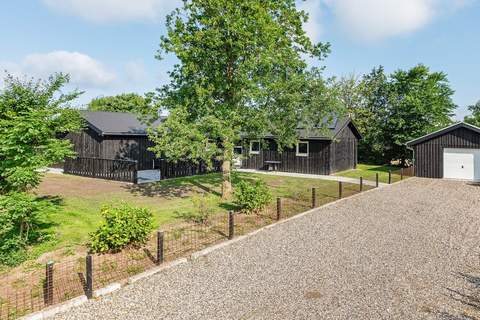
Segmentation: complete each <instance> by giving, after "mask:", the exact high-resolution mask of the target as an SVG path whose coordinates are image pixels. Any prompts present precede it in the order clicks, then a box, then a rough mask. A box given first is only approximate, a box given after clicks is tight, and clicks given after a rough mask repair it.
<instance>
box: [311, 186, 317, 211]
mask: <svg viewBox="0 0 480 320" xmlns="http://www.w3.org/2000/svg"><path fill="white" fill-rule="evenodd" d="M316 207H317V189H316V188H312V208H316Z"/></svg>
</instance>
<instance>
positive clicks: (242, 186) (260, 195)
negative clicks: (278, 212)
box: [234, 180, 272, 213]
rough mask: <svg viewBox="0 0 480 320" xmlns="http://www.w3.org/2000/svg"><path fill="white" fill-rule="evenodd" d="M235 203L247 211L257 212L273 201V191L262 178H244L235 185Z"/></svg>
mask: <svg viewBox="0 0 480 320" xmlns="http://www.w3.org/2000/svg"><path fill="white" fill-rule="evenodd" d="M234 192H235V203H236V204H237V205H238V206H239V207H240V208H241V209H242V210H243V211H244V212H246V213H252V212H256V211H258V210H261V209H263V208H264V207H265V206H267V205H268V204H269V203H270V201H272V193H271V192H270V190H269V189H268V186H267V184H266V183H265V182H264V181H262V180H256V181H255V182H249V181H245V180H242V181H240V182H239V183H238V184H236V185H235V191H234Z"/></svg>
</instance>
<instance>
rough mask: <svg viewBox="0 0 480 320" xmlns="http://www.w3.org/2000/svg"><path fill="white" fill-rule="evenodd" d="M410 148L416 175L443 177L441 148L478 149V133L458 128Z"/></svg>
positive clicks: (479, 138)
mask: <svg viewBox="0 0 480 320" xmlns="http://www.w3.org/2000/svg"><path fill="white" fill-rule="evenodd" d="M412 148H413V151H414V158H415V160H414V164H415V175H416V176H417V177H424V178H443V149H444V148H464V149H469V148H472V149H480V134H478V133H476V132H474V131H472V130H468V129H465V128H458V129H456V130H453V131H450V132H447V133H445V134H443V135H441V136H438V137H435V138H432V139H430V140H427V141H424V142H422V143H420V144H417V145H415V146H413V147H412Z"/></svg>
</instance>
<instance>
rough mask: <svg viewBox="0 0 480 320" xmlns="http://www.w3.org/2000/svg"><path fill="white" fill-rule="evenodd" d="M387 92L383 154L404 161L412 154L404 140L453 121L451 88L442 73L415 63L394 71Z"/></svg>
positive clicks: (406, 140) (453, 108)
mask: <svg viewBox="0 0 480 320" xmlns="http://www.w3.org/2000/svg"><path fill="white" fill-rule="evenodd" d="M390 92H391V96H390V103H389V107H388V109H387V113H386V119H385V129H384V137H385V145H386V148H387V150H386V151H387V152H386V155H387V158H388V159H398V160H400V161H401V163H402V164H405V160H407V159H410V158H411V152H410V151H409V150H408V149H407V147H406V145H405V143H406V142H408V141H410V140H412V139H415V138H418V137H420V136H423V135H426V134H428V133H430V132H433V131H435V130H437V129H439V128H443V127H445V126H447V125H449V124H451V123H452V118H451V117H452V116H453V111H454V110H455V108H456V105H455V104H454V103H453V101H452V96H453V94H454V91H453V90H452V89H451V88H450V85H449V82H448V78H447V75H446V74H445V73H443V72H430V69H429V68H428V67H426V66H424V65H418V66H415V67H413V68H412V69H410V70H408V71H403V70H398V71H396V72H394V73H393V74H392V75H391V80H390Z"/></svg>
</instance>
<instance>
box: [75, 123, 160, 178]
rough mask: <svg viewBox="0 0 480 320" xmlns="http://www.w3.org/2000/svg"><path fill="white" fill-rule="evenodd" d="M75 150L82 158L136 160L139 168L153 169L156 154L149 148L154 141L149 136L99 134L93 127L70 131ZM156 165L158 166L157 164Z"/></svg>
mask: <svg viewBox="0 0 480 320" xmlns="http://www.w3.org/2000/svg"><path fill="white" fill-rule="evenodd" d="M67 138H68V139H70V141H72V143H73V145H74V150H75V152H76V153H77V156H78V157H80V158H104V159H116V160H136V161H138V170H148V169H153V167H154V159H155V155H154V153H153V152H151V151H148V150H147V148H148V147H150V146H152V142H151V141H150V140H148V138H147V137H138V136H105V137H102V136H99V135H98V134H97V133H96V132H95V131H93V130H91V129H85V130H84V131H82V132H80V133H69V134H68V135H67ZM155 166H157V165H156V164H155Z"/></svg>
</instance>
